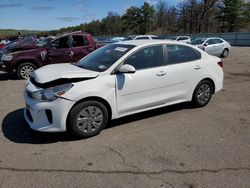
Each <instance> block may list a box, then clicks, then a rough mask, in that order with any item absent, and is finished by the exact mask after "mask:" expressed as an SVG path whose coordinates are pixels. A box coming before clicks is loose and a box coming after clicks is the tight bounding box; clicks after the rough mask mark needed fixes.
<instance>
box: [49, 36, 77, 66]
mask: <svg viewBox="0 0 250 188" xmlns="http://www.w3.org/2000/svg"><path fill="white" fill-rule="evenodd" d="M71 43H72V39H71V38H70V37H69V36H65V37H61V38H59V39H57V40H55V41H53V42H52V48H51V49H49V50H48V56H49V61H50V63H69V62H73V61H72V59H73V55H74V52H73V51H72V50H71V48H70V47H71Z"/></svg>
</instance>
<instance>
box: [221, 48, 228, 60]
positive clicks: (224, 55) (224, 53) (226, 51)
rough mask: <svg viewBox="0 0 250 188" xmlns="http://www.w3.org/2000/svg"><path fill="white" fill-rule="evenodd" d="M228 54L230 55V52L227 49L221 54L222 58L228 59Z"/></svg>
mask: <svg viewBox="0 0 250 188" xmlns="http://www.w3.org/2000/svg"><path fill="white" fill-rule="evenodd" d="M228 54H229V50H228V49H227V48H226V49H224V50H223V52H222V54H221V57H222V58H226V57H227V56H228Z"/></svg>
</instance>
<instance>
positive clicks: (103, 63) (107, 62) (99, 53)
mask: <svg viewBox="0 0 250 188" xmlns="http://www.w3.org/2000/svg"><path fill="white" fill-rule="evenodd" d="M134 47H135V46H134V45H123V44H110V45H106V46H104V47H102V48H100V49H98V50H96V51H94V52H93V53H91V54H90V55H88V56H87V57H85V58H83V59H82V60H80V61H79V62H77V63H75V65H76V66H79V67H82V68H85V69H89V70H93V71H98V72H103V71H105V70H107V69H108V68H109V67H111V66H112V65H113V64H114V63H115V62H116V61H117V60H118V59H120V58H121V57H122V56H123V55H125V54H126V53H127V52H129V51H130V50H131V49H132V48H134Z"/></svg>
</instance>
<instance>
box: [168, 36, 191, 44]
mask: <svg viewBox="0 0 250 188" xmlns="http://www.w3.org/2000/svg"><path fill="white" fill-rule="evenodd" d="M170 40H174V41H178V42H183V43H190V42H191V38H190V37H189V36H175V37H172V38H171V39H170Z"/></svg>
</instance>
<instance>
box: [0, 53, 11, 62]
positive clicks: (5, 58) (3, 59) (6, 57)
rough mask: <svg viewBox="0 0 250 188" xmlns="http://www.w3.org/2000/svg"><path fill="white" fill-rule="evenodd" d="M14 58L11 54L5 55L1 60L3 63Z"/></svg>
mask: <svg viewBox="0 0 250 188" xmlns="http://www.w3.org/2000/svg"><path fill="white" fill-rule="evenodd" d="M12 59H13V56H12V55H11V54H4V55H3V56H2V58H1V61H11V60H12Z"/></svg>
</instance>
